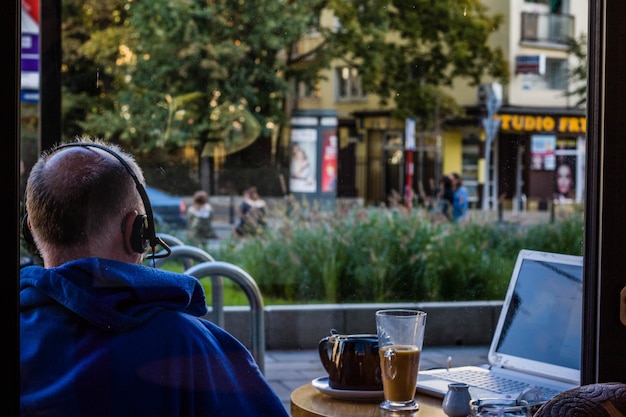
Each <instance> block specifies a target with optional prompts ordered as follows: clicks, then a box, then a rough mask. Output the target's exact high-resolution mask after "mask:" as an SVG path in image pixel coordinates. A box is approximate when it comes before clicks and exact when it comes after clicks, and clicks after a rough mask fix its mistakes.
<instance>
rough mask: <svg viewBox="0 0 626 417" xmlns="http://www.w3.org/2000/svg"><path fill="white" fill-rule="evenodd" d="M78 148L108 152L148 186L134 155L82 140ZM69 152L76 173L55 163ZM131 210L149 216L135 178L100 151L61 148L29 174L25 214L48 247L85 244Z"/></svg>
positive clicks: (100, 143) (51, 150) (36, 165)
mask: <svg viewBox="0 0 626 417" xmlns="http://www.w3.org/2000/svg"><path fill="white" fill-rule="evenodd" d="M77 142H81V143H87V144H89V143H93V144H96V145H99V146H105V147H106V148H108V149H110V150H111V151H113V152H115V153H116V154H118V155H119V156H120V157H121V158H123V160H124V161H126V162H127V163H128V165H129V166H130V167H131V169H133V171H134V172H135V174H136V175H137V178H138V180H139V181H141V182H142V183H143V182H144V179H143V173H142V172H141V169H139V166H138V165H137V164H136V163H135V160H134V158H133V157H132V155H130V154H127V153H125V152H123V151H122V150H121V148H120V147H119V146H117V145H113V144H109V143H106V142H103V141H101V140H99V139H91V138H88V137H80V138H78V140H77ZM70 143H72V142H70ZM70 150H71V151H72V152H73V153H72V154H71V155H70V156H67V157H66V158H69V162H67V163H68V164H72V165H71V168H72V169H64V167H62V166H56V162H53V161H55V160H56V157H58V156H59V155H65V153H66V152H70ZM87 152H89V153H87ZM65 168H67V167H65ZM130 210H137V211H139V212H142V211H144V210H145V208H144V207H143V203H142V200H141V196H140V195H139V193H138V192H137V191H136V186H135V183H134V180H133V178H132V177H131V175H130V173H129V172H128V170H127V168H126V167H125V166H124V165H122V164H121V163H120V161H119V160H117V159H116V158H115V157H114V156H113V155H110V154H109V153H108V152H106V151H104V150H101V149H98V148H96V147H89V146H85V147H67V148H64V147H63V144H59V145H57V146H55V147H53V148H52V149H50V150H49V151H46V152H44V153H42V155H41V157H40V158H39V159H38V160H37V162H36V163H35V165H34V166H33V168H32V169H31V172H30V174H29V177H28V181H27V184H26V211H27V213H28V218H29V221H30V223H31V225H32V227H33V229H34V230H36V231H37V232H36V233H37V235H38V236H39V237H40V238H41V239H42V240H43V242H45V243H46V244H50V245H55V246H62V247H73V246H76V245H80V244H85V243H86V242H88V241H89V239H90V237H94V236H98V235H101V234H102V233H104V232H105V231H106V230H107V228H109V227H111V221H113V220H115V219H116V218H118V217H119V216H120V215H123V214H125V213H126V212H128V211H130ZM118 225H119V226H121V223H119V224H118Z"/></svg>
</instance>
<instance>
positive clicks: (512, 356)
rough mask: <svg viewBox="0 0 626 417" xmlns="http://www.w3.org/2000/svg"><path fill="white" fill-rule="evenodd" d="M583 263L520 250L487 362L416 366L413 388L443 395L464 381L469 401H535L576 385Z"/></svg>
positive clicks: (578, 374) (572, 257) (578, 365)
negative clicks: (445, 366)
mask: <svg viewBox="0 0 626 417" xmlns="http://www.w3.org/2000/svg"><path fill="white" fill-rule="evenodd" d="M582 267H583V259H582V256H572V255H563V254H557V253H548V252H540V251H533V250H525V249H524V250H521V251H520V252H519V254H518V257H517V260H516V263H515V268H514V270H513V274H512V276H511V281H510V283H509V287H508V290H507V294H506V297H505V299H504V303H503V305H502V310H501V312H500V317H499V319H498V324H497V326H496V330H495V332H494V335H493V339H492V341H491V345H490V348H489V354H488V359H489V363H488V364H485V365H484V366H460V367H452V368H449V369H446V368H438V369H429V370H420V372H419V375H418V381H417V391H418V392H421V393H424V394H429V395H433V396H437V397H441V398H443V396H444V395H445V394H446V392H447V391H448V384H450V383H452V382H464V383H467V384H469V386H470V389H469V391H470V395H471V396H472V399H484V398H502V399H517V398H523V399H526V400H528V401H529V402H531V403H539V402H544V401H547V400H548V399H550V398H552V397H553V396H555V395H556V394H558V393H560V392H562V391H565V390H567V389H570V388H574V387H576V386H579V385H580V357H581V333H582V292H583V289H582ZM477 331H480V330H479V329H477ZM522 395H523V397H522Z"/></svg>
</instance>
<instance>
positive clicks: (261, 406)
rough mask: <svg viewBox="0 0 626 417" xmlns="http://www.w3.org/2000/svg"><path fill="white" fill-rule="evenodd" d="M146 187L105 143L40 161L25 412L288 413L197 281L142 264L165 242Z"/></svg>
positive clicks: (28, 280) (27, 229)
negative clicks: (209, 317)
mask: <svg viewBox="0 0 626 417" xmlns="http://www.w3.org/2000/svg"><path fill="white" fill-rule="evenodd" d="M143 184H144V179H143V174H142V172H141V170H140V168H139V167H138V166H137V164H136V163H135V161H134V160H133V158H132V156H130V155H128V154H126V153H123V152H122V151H121V150H120V149H119V148H118V147H116V146H112V145H107V144H105V143H104V142H101V141H97V140H96V141H92V140H89V139H83V140H82V141H81V142H80V144H79V143H72V144H69V145H64V146H60V147H57V148H56V149H54V150H52V151H51V152H48V153H44V154H43V155H42V156H41V158H40V159H39V160H38V161H37V163H36V164H35V165H34V167H33V168H32V171H31V172H30V175H29V178H28V182H27V186H26V212H27V217H26V218H25V221H24V234H25V238H27V239H32V241H33V242H34V243H35V245H36V247H37V249H38V250H39V252H40V255H41V257H42V259H43V267H42V266H28V267H24V268H22V270H21V272H20V353H21V355H20V371H21V375H20V376H21V378H20V384H21V400H20V403H21V415H22V416H26V415H28V416H37V415H46V416H63V417H70V416H90V417H93V416H115V417H121V416H129V417H130V416H133V417H136V416H164V417H165V416H167V417H173V416H192V415H193V416H272V417H274V416H284V417H286V416H287V415H288V414H287V412H286V410H285V409H284V407H283V405H282V403H281V402H280V400H279V399H278V397H277V396H276V395H275V393H274V392H273V391H272V390H271V388H270V386H269V385H268V383H267V381H266V379H265V378H264V377H263V375H262V373H261V372H260V370H259V368H258V366H257V365H256V363H255V362H254V360H253V358H252V356H251V355H250V353H249V352H248V350H247V349H246V348H245V347H244V346H243V345H242V344H241V343H240V342H238V341H237V340H236V339H235V338H234V337H232V336H231V335H230V334H228V333H227V332H225V331H224V330H222V329H220V328H219V327H217V326H215V325H214V324H212V323H210V322H208V321H206V320H204V319H202V318H200V316H203V315H204V314H206V313H207V307H206V302H205V296H204V292H203V290H202V287H201V286H200V284H199V283H198V281H197V280H196V279H195V278H193V277H190V276H186V275H182V274H175V273H172V272H167V271H162V270H158V269H154V268H150V267H146V266H143V265H141V263H142V259H143V257H144V252H145V250H146V248H148V247H150V248H151V249H152V254H153V255H154V253H155V246H156V245H157V244H161V245H163V246H166V245H164V244H163V243H162V241H160V240H159V239H158V238H157V237H156V235H155V234H154V220H153V219H152V218H151V217H152V216H151V213H152V210H151V208H150V206H149V205H150V203H149V201H148V199H147V196H146V195H145V190H144V189H143ZM143 213H146V214H145V215H144V214H143Z"/></svg>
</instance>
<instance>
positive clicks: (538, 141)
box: [530, 135, 556, 171]
mask: <svg viewBox="0 0 626 417" xmlns="http://www.w3.org/2000/svg"><path fill="white" fill-rule="evenodd" d="M555 148H556V136H554V135H532V136H531V138H530V161H531V162H530V169H532V170H547V171H552V170H554V168H555V166H556V154H555Z"/></svg>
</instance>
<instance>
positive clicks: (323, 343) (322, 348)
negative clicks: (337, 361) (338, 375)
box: [318, 336, 334, 373]
mask: <svg viewBox="0 0 626 417" xmlns="http://www.w3.org/2000/svg"><path fill="white" fill-rule="evenodd" d="M331 338H334V336H326V337H324V338H322V339H321V340H320V341H319V344H318V349H319V354H320V360H321V361H322V365H323V366H324V369H326V372H328V373H330V370H329V369H330V368H331V362H330V356H329V352H328V344H329V341H330V339H331Z"/></svg>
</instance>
